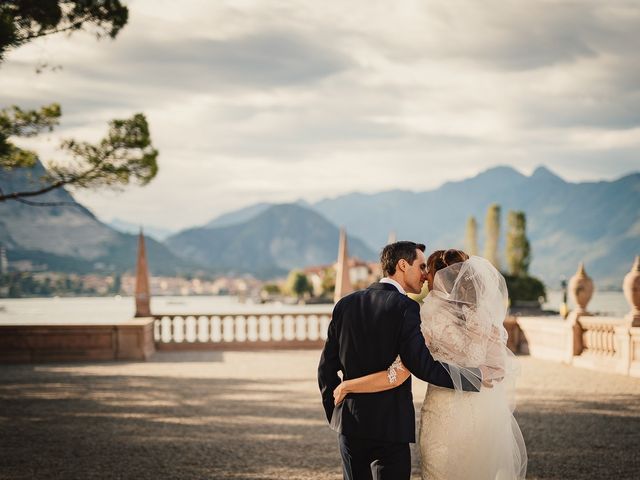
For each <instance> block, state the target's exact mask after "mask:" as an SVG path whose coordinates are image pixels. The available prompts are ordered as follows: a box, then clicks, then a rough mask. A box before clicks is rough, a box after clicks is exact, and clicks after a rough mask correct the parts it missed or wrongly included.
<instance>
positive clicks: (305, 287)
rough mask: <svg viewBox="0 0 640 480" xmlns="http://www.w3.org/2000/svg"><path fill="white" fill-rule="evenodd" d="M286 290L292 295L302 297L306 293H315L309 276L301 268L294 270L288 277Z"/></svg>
mask: <svg viewBox="0 0 640 480" xmlns="http://www.w3.org/2000/svg"><path fill="white" fill-rule="evenodd" d="M286 285H287V286H286V290H287V292H289V293H290V294H291V295H295V296H296V297H298V298H300V297H302V296H304V295H305V294H306V293H309V294H311V293H313V285H311V282H310V281H309V279H308V278H307V276H306V275H305V274H304V273H303V272H301V271H300V270H292V271H291V272H289V276H288V277H287V284H286Z"/></svg>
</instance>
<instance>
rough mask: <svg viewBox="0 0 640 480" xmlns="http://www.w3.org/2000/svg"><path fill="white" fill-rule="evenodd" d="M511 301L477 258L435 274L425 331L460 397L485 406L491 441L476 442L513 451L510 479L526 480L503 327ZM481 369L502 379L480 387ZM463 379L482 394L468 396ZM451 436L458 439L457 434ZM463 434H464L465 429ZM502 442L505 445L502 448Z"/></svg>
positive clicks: (514, 369)
mask: <svg viewBox="0 0 640 480" xmlns="http://www.w3.org/2000/svg"><path fill="white" fill-rule="evenodd" d="M508 298H509V297H508V292H507V286H506V283H505V280H504V277H503V276H502V275H501V274H500V272H498V271H497V270H496V269H495V267H494V266H493V265H491V263H490V262H488V261H487V260H485V259H484V258H481V257H477V256H472V257H471V258H469V259H468V260H466V261H464V262H460V263H455V264H453V265H451V266H449V267H447V268H444V269H442V270H439V271H438V272H436V274H435V277H434V282H433V290H432V291H430V292H429V295H427V297H426V298H425V301H424V305H423V306H422V309H421V316H422V332H423V334H424V336H425V339H426V340H427V344H428V345H429V350H430V351H431V353H432V354H433V356H434V358H435V359H436V360H438V361H441V362H443V364H445V365H444V366H445V368H446V369H447V371H448V372H449V374H450V375H451V379H452V380H453V384H454V388H455V390H456V392H457V394H458V395H460V396H463V395H469V396H475V397H468V398H471V399H474V400H472V401H474V402H475V405H476V408H477V406H478V405H484V406H483V407H480V408H482V409H483V411H482V412H481V415H482V417H483V420H486V425H487V426H486V428H484V427H483V429H482V432H485V433H486V435H487V438H485V439H484V440H483V439H482V438H477V439H475V441H477V442H482V441H489V442H494V443H493V445H494V446H495V449H502V450H503V451H505V452H507V453H509V452H510V453H509V455H507V456H506V457H502V458H501V459H500V464H501V465H502V464H503V463H508V464H509V465H507V466H505V467H504V468H506V469H507V470H508V471H509V473H508V474H507V476H509V475H511V477H510V478H524V476H525V472H526V462H527V457H526V450H525V446H524V440H523V438H522V434H521V432H520V429H519V427H518V425H517V423H516V421H515V419H514V418H513V415H512V412H513V410H514V408H515V381H516V377H517V376H518V373H519V369H518V366H517V361H516V358H515V356H514V355H513V353H511V351H510V350H509V349H508V348H507V332H506V330H505V328H504V326H503V322H504V319H505V317H506V314H507V308H508ZM481 365H484V366H487V367H493V368H495V370H494V371H495V372H497V373H496V377H497V378H498V379H499V381H497V382H495V383H494V387H493V388H491V389H488V388H485V387H482V386H481V381H480V379H479V378H478V376H477V374H476V372H477V370H476V368H477V367H479V366H481ZM463 380H467V381H468V382H469V383H471V384H473V385H474V386H475V387H476V388H477V389H478V390H480V393H469V392H463V388H462V386H463V383H465V382H464V381H463ZM454 423H455V422H454ZM462 423H463V422H458V424H462ZM462 428H463V429H464V426H463V427H462ZM450 433H451V434H452V435H451V438H452V439H455V437H456V434H454V432H453V431H452V432H450ZM458 433H459V434H460V435H464V434H465V432H464V431H461V432H458ZM500 439H502V440H503V442H500ZM501 443H505V444H504V445H499V444H501ZM505 458H506V459H505ZM484 461H486V459H485V460H484ZM496 461H498V460H496Z"/></svg>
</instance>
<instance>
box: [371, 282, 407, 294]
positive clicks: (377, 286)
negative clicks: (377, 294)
mask: <svg viewBox="0 0 640 480" xmlns="http://www.w3.org/2000/svg"><path fill="white" fill-rule="evenodd" d="M369 289H371V290H389V291H391V292H397V293H400V292H399V291H398V289H397V288H396V287H395V286H394V285H391V284H390V283H380V282H375V283H372V284H371V285H369Z"/></svg>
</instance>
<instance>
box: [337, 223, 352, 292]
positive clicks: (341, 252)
mask: <svg viewBox="0 0 640 480" xmlns="http://www.w3.org/2000/svg"><path fill="white" fill-rule="evenodd" d="M351 292H353V287H352V286H351V278H350V277H349V252H348V249H347V233H346V232H345V230H344V228H341V229H340V244H339V245H338V262H337V263H336V289H335V291H334V293H333V301H334V302H337V301H338V300H340V299H341V298H342V297H344V296H345V295H347V294H349V293H351Z"/></svg>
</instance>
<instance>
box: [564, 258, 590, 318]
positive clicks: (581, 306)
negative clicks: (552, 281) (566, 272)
mask: <svg viewBox="0 0 640 480" xmlns="http://www.w3.org/2000/svg"><path fill="white" fill-rule="evenodd" d="M593 289H594V286H593V280H591V278H590V277H589V276H588V275H587V272H586V271H585V269H584V263H583V262H580V265H579V266H578V271H577V272H576V274H575V275H574V276H573V277H571V279H570V280H569V294H570V295H571V299H572V300H573V302H574V303H575V304H576V308H575V311H576V313H580V314H582V315H584V314H587V313H588V312H587V304H588V303H589V300H591V297H592V295H593Z"/></svg>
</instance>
